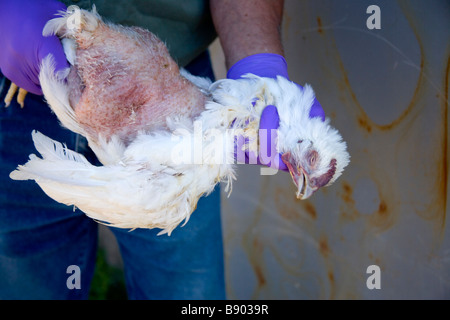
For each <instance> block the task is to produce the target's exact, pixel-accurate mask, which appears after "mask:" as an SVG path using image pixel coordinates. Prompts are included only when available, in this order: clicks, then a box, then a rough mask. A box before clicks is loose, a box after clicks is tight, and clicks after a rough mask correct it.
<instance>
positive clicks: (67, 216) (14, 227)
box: [0, 53, 225, 299]
mask: <svg viewBox="0 0 450 320" xmlns="http://www.w3.org/2000/svg"><path fill="white" fill-rule="evenodd" d="M187 69H188V70H189V71H191V72H192V73H193V74H197V75H201V76H209V77H211V78H212V77H213V73H212V69H211V64H210V60H209V55H208V54H207V53H204V54H202V55H201V56H200V57H199V58H197V59H196V60H195V61H193V62H192V63H191V64H190V65H189V66H188V67H187ZM8 87H9V81H7V80H6V79H5V78H4V77H3V76H2V75H1V74H0V101H1V102H3V99H4V96H5V94H6V91H7V89H8ZM32 130H38V131H40V132H42V133H43V134H45V135H47V136H49V137H50V138H52V139H55V140H57V141H60V142H64V143H66V144H67V146H68V147H69V148H70V149H72V150H76V151H78V152H80V153H82V154H84V155H85V156H86V157H87V158H88V159H89V160H90V161H91V162H95V161H96V159H95V156H94V155H93V153H92V151H90V149H89V148H88V147H87V145H86V140H85V139H84V138H82V137H80V136H77V135H75V134H73V133H72V132H70V131H69V130H66V129H63V128H62V127H61V126H60V125H59V123H58V121H57V119H56V117H55V115H54V114H52V113H51V112H50V108H49V107H48V106H47V105H46V103H45V102H44V101H43V100H42V97H39V96H35V95H31V94H29V95H28V96H27V98H26V101H25V108H24V109H20V107H19V106H18V105H17V104H16V103H14V102H13V103H12V104H11V105H10V106H9V107H8V108H4V105H3V103H0V299H86V298H87V297H88V294H89V287H90V282H91V279H92V275H93V272H94V267H95V260H96V251H97V233H98V230H97V227H98V225H97V223H96V222H94V221H93V220H91V219H90V218H88V217H86V216H85V215H84V214H83V213H82V212H80V211H79V210H76V211H74V210H73V208H72V207H67V206H65V205H62V204H59V203H57V202H56V201H54V200H52V199H50V198H49V197H47V196H46V195H45V194H44V192H43V191H42V190H41V189H40V188H39V186H38V185H37V184H36V183H35V182H34V181H13V180H11V179H10V178H9V173H10V172H11V171H13V170H14V169H15V168H16V167H17V165H19V164H24V163H25V162H26V161H27V158H28V155H29V154H30V153H35V152H36V151H35V148H34V146H33V143H32V140H31V131H32ZM151 196H152V195H149V197H151ZM111 229H112V231H113V233H114V234H115V236H116V238H117V241H118V243H119V246H120V251H121V254H122V258H123V261H124V269H125V280H126V286H127V292H128V297H129V298H130V299H224V298H225V283H224V267H223V245H222V231H221V220H220V191H219V188H216V190H215V191H214V192H213V193H212V194H211V195H210V196H208V197H206V198H201V199H200V201H199V203H198V207H197V210H196V211H195V212H194V213H193V215H192V216H191V219H190V220H189V222H188V223H187V224H186V225H185V226H184V227H182V228H180V227H178V228H176V229H175V230H174V231H173V233H172V235H171V236H170V237H168V236H167V235H162V236H157V235H156V234H157V233H158V231H159V230H148V229H137V230H134V231H131V232H130V231H129V230H123V229H118V228H111ZM72 265H75V266H78V267H79V272H75V273H74V271H73V270H70V269H69V270H68V267H69V266H72ZM76 273H77V274H76ZM73 276H79V277H78V279H79V280H80V282H79V284H80V289H78V287H77V286H75V288H73V285H72V286H70V285H69V286H68V285H67V283H68V278H69V277H73ZM73 279H74V278H72V280H73ZM69 282H70V283H71V284H74V283H75V282H72V281H70V279H69ZM69 287H70V288H69Z"/></svg>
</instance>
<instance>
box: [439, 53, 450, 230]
mask: <svg viewBox="0 0 450 320" xmlns="http://www.w3.org/2000/svg"><path fill="white" fill-rule="evenodd" d="M449 77H450V57H449V58H448V59H447V67H446V68H445V78H444V139H443V142H442V143H443V146H442V149H443V159H442V171H443V172H442V173H443V174H442V177H443V179H442V182H441V190H442V199H443V207H444V216H443V219H442V229H441V234H443V233H444V232H443V231H444V226H445V221H446V218H447V187H448V185H447V183H448V181H447V179H448V162H447V161H448V98H449V97H448V91H449V90H450V87H449V83H448V82H449Z"/></svg>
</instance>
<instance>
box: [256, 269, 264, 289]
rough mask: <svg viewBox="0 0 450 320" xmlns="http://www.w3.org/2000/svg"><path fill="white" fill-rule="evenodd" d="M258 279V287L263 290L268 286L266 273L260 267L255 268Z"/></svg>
mask: <svg viewBox="0 0 450 320" xmlns="http://www.w3.org/2000/svg"><path fill="white" fill-rule="evenodd" d="M254 270H255V275H256V279H257V281H258V286H259V287H260V288H261V287H262V286H264V285H265V284H266V278H265V277H264V272H263V271H262V270H261V268H260V267H259V266H258V265H255V266H254Z"/></svg>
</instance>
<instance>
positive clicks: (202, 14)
mask: <svg viewBox="0 0 450 320" xmlns="http://www.w3.org/2000/svg"><path fill="white" fill-rule="evenodd" d="M62 2H64V3H65V4H66V5H67V6H69V5H77V6H79V7H80V8H83V9H88V10H91V9H92V5H93V4H95V6H96V7H97V11H98V13H99V14H100V15H101V16H102V17H103V18H104V19H105V20H106V21H110V22H114V23H119V24H122V25H127V26H139V27H142V28H145V29H148V30H150V31H151V32H153V33H154V34H156V35H157V36H158V37H159V38H160V39H161V40H163V41H164V42H165V43H166V45H167V47H168V48H169V51H170V54H171V55H172V57H173V58H174V59H175V61H177V63H178V64H179V65H180V66H185V65H186V64H188V63H189V62H190V61H192V60H193V59H194V58H195V57H196V56H197V55H198V54H200V53H201V52H203V51H204V50H206V48H207V47H208V46H209V45H210V44H211V42H212V41H213V40H214V39H215V38H216V31H215V29H214V25H213V22H212V18H211V14H210V11H209V1H208V0H72V1H69V0H62Z"/></svg>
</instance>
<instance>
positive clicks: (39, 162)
mask: <svg viewBox="0 0 450 320" xmlns="http://www.w3.org/2000/svg"><path fill="white" fill-rule="evenodd" d="M61 15H62V17H60V18H55V19H53V20H50V21H49V22H48V23H47V24H46V26H45V28H44V31H43V34H44V35H50V34H56V35H58V36H59V37H60V38H61V40H62V43H63V46H64V52H65V54H66V56H67V59H68V61H69V62H70V64H71V67H70V68H69V69H66V70H62V71H60V72H57V73H55V71H54V70H55V68H54V63H53V58H52V56H51V55H48V56H47V57H46V58H45V59H44V60H43V63H42V67H41V71H40V75H39V80H40V83H41V87H42V91H43V93H44V96H45V98H46V100H47V102H48V104H49V106H50V107H51V109H52V110H53V111H54V112H55V114H56V115H57V117H58V119H59V121H60V122H61V124H62V125H63V126H65V127H66V128H68V129H70V130H72V131H73V132H76V133H79V134H81V135H83V136H85V137H86V138H87V140H88V142H89V146H90V147H91V148H92V150H93V151H94V152H95V154H96V155H97V157H98V158H99V160H100V161H101V162H102V163H103V165H104V166H100V167H98V166H93V165H92V164H90V163H89V162H88V161H87V160H86V158H84V157H83V156H82V155H81V154H78V153H76V152H73V151H71V150H69V149H67V148H66V147H65V146H64V145H62V144H61V143H59V142H57V141H53V140H51V139H50V138H48V137H46V136H44V135H42V134H41V133H38V132H33V133H32V137H33V141H34V144H35V147H36V149H37V151H38V152H39V153H40V154H41V156H42V158H39V157H37V156H36V155H33V154H32V155H30V160H29V161H28V162H27V163H26V164H25V165H23V166H19V167H18V169H17V170H15V171H13V172H12V173H11V174H10V177H11V178H12V179H16V180H29V179H31V180H35V181H36V182H37V183H38V184H39V186H40V187H41V188H42V189H43V190H44V192H46V193H47V195H49V196H50V197H51V198H53V199H55V200H56V201H58V202H61V203H64V204H67V205H74V206H75V207H77V208H79V209H80V210H82V211H83V212H85V213H86V214H87V215H88V216H90V217H91V218H93V219H96V220H98V221H100V222H102V223H107V224H109V225H112V226H115V227H120V228H160V229H163V230H162V231H161V233H168V234H170V233H171V232H172V230H173V229H174V228H175V227H176V226H178V225H179V224H180V223H181V222H183V221H184V222H185V223H186V222H187V221H188V219H189V217H190V215H191V213H192V212H193V211H194V210H195V208H196V205H197V202H198V200H199V198H200V197H202V196H205V195H208V194H209V193H210V192H212V190H213V189H214V187H215V185H216V184H217V183H219V182H222V181H224V182H226V183H227V188H228V191H230V192H231V181H232V180H233V179H235V175H234V168H235V164H234V158H235V152H240V151H242V150H237V151H236V150H235V144H234V139H235V137H236V136H239V135H245V136H247V137H248V140H246V142H245V144H244V146H243V148H247V149H248V151H249V152H253V153H258V151H260V150H259V149H261V146H260V143H259V140H258V134H259V133H258V129H259V125H260V118H261V114H262V112H263V110H264V108H266V106H268V105H275V106H276V107H277V110H278V113H279V117H280V123H279V129H278V130H277V131H278V135H277V141H276V151H277V152H278V153H280V154H282V157H281V158H282V161H283V162H285V164H286V165H287V167H288V168H289V171H290V174H291V176H292V178H293V182H294V184H295V186H296V188H297V197H298V198H299V199H306V198H308V197H309V196H311V195H312V194H313V193H314V192H315V191H317V190H318V189H319V188H321V187H324V186H329V185H330V184H332V183H333V182H334V181H335V180H336V179H337V178H338V177H339V176H340V175H341V174H342V172H343V170H344V168H345V167H346V166H347V165H348V163H349V155H348V153H347V151H346V144H345V142H344V141H343V140H342V137H341V136H340V134H339V133H338V132H337V130H335V129H334V128H332V127H331V126H330V125H329V119H327V120H326V121H322V120H321V119H318V118H313V119H311V118H309V112H310V110H311V106H312V103H313V101H314V99H315V96H314V91H313V90H312V88H311V87H310V86H309V85H305V87H304V88H303V89H301V88H299V87H298V86H297V85H296V84H295V83H292V82H290V81H289V80H287V79H285V78H283V77H278V78H277V79H271V78H263V77H258V76H255V75H247V76H245V77H244V78H243V79H238V80H231V79H223V80H219V81H217V82H215V83H212V84H211V83H210V81H209V80H207V79H204V78H200V77H195V76H192V75H190V74H189V73H188V72H186V71H185V70H182V69H181V70H180V69H179V68H178V66H177V65H176V63H175V62H174V61H173V59H172V58H171V57H170V56H169V53H168V51H167V48H166V47H165V45H164V44H163V43H162V42H161V41H160V40H159V39H158V38H157V37H156V36H154V35H153V34H152V33H151V32H149V31H147V30H143V29H140V28H136V27H123V26H118V25H113V24H109V23H105V22H103V21H102V19H101V17H100V16H99V15H98V14H97V12H96V11H95V8H94V9H93V11H92V12H88V11H85V10H80V9H79V8H78V7H75V6H72V7H69V8H68V9H67V12H63V13H61ZM193 145H194V146H195V145H196V146H197V147H200V148H199V149H196V148H192V146H193ZM193 150H194V151H193ZM180 153H181V154H182V156H181V159H180Z"/></svg>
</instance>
